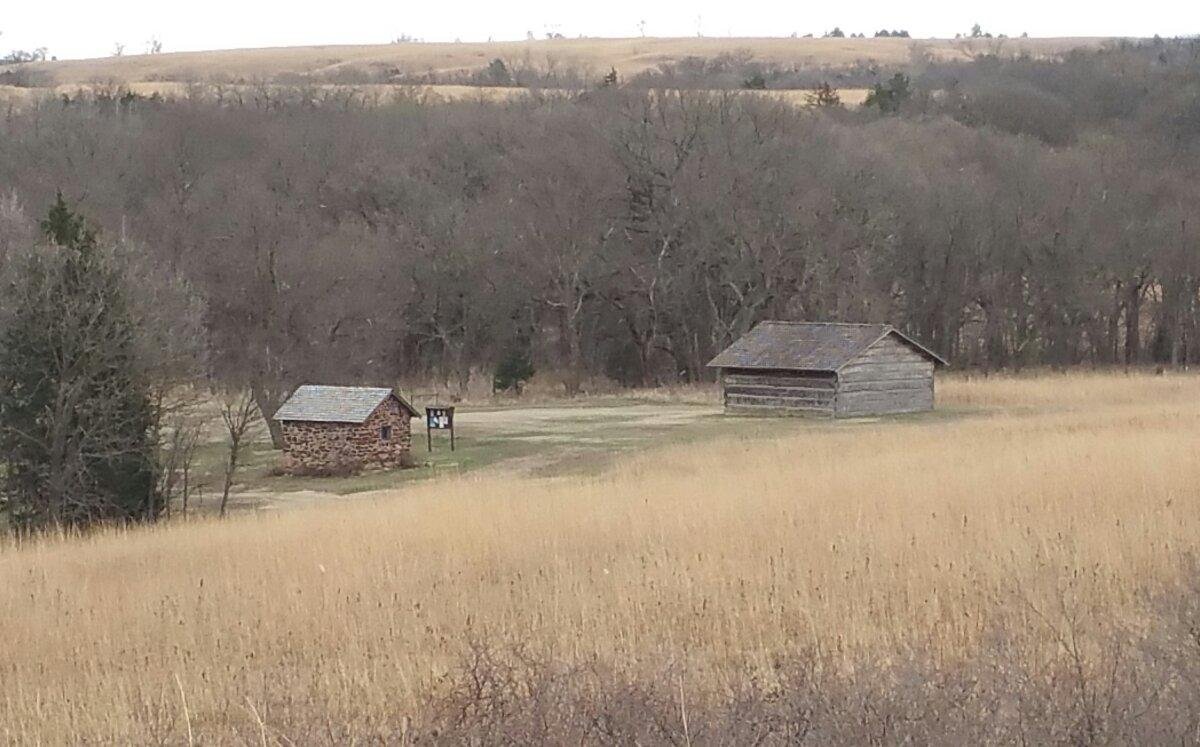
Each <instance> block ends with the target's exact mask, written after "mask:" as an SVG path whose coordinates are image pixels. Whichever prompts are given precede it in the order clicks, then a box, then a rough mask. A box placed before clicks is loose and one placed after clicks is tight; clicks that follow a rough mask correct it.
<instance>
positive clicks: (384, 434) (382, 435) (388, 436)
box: [379, 425, 392, 443]
mask: <svg viewBox="0 0 1200 747" xmlns="http://www.w3.org/2000/svg"><path fill="white" fill-rule="evenodd" d="M379 440H380V441H383V442H384V443H387V442H388V441H391V440H392V426H390V425H385V426H383V427H382V428H380V429H379Z"/></svg>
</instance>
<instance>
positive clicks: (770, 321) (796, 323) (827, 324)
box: [759, 319, 892, 327]
mask: <svg viewBox="0 0 1200 747" xmlns="http://www.w3.org/2000/svg"><path fill="white" fill-rule="evenodd" d="M759 324H790V325H793V326H799V325H802V324H803V325H808V326H814V327H815V326H824V327H891V326H892V325H890V324H888V323H887V322H799V321H794V320H791V319H764V320H763V321H761V322H759Z"/></svg>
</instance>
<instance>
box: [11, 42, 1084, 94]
mask: <svg viewBox="0 0 1200 747" xmlns="http://www.w3.org/2000/svg"><path fill="white" fill-rule="evenodd" d="M1104 41H1105V40H1104V39H1099V38H1061V39H1005V40H954V39H928V40H909V39H791V38H637V39H554V40H542V41H520V42H487V43H482V42H480V43H453V44H452V43H428V44H425V43H419V44H377V45H354V46H348V45H341V46H337V45H333V46H319V47H279V48H268V49H231V50H215V51H207V52H177V53H170V54H158V55H129V56H124V57H108V58H99V59H90V60H61V61H54V62H44V63H37V64H36V65H33V66H32V68H33V69H34V70H35V71H38V72H40V73H46V74H48V75H49V76H51V79H52V80H53V81H54V83H55V84H72V83H73V84H87V83H92V82H94V81H115V82H119V83H125V84H129V83H134V82H138V81H184V82H186V81H193V80H211V79H213V78H219V79H242V80H248V81H256V80H268V79H271V78H273V77H275V76H279V75H301V76H313V75H325V74H330V73H336V72H338V71H340V70H344V69H347V68H369V67H372V66H388V67H398V68H401V69H404V70H408V71H415V72H426V71H434V72H456V71H461V70H473V69H478V68H480V67H483V66H484V65H486V64H487V63H488V62H489V61H490V60H492V59H495V58H497V57H500V58H503V59H506V60H523V59H528V60H530V61H532V62H535V63H539V64H540V63H543V62H546V61H548V60H553V61H554V62H555V64H556V65H559V66H567V67H576V68H580V69H592V70H596V71H597V74H598V75H602V74H603V73H604V72H606V71H608V70H609V69H610V68H615V69H616V70H617V72H618V73H619V74H620V76H621V77H622V78H629V77H631V76H633V75H636V74H638V73H640V72H643V71H645V70H647V69H650V68H654V67H657V66H658V65H660V64H662V63H664V62H671V61H679V60H682V59H684V58H686V57H717V56H719V55H721V54H732V53H738V52H741V51H749V52H750V53H752V54H753V55H754V56H755V57H756V58H757V59H760V60H763V61H764V62H775V63H805V64H815V65H845V64H850V63H854V62H857V61H859V60H874V61H876V62H878V63H880V64H883V65H898V64H904V63H906V62H908V61H909V59H910V56H911V50H912V48H913V45H914V44H919V45H921V47H922V48H923V49H925V50H927V51H928V52H929V53H930V54H931V55H933V56H934V57H935V58H938V59H965V58H967V57H968V56H969V55H971V54H978V53H984V52H997V51H1002V52H1003V53H1004V54H1020V53H1028V54H1031V55H1034V56H1039V55H1050V54H1057V53H1061V52H1064V51H1068V50H1070V49H1076V48H1081V47H1096V46H1099V45H1100V44H1102V43H1103V42H1104Z"/></svg>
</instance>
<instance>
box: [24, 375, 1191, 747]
mask: <svg viewBox="0 0 1200 747" xmlns="http://www.w3.org/2000/svg"><path fill="white" fill-rule="evenodd" d="M940 405H941V407H943V408H944V410H943V413H942V414H940V415H937V416H922V417H916V418H898V419H880V420H876V421H868V422H861V421H860V422H851V423H811V422H807V421H788V422H787V423H786V424H785V427H783V428H782V429H781V431H780V432H779V433H777V434H771V435H769V436H767V437H763V436H762V434H748V433H743V432H738V431H737V430H736V429H735V428H734V426H732V425H731V426H730V431H729V432H728V433H726V434H723V435H717V436H716V437H715V438H704V439H697V440H688V441H685V442H681V443H677V444H674V445H665V446H662V447H661V448H658V449H647V450H645V451H641V450H636V451H631V452H629V453H627V454H626V455H624V456H623V457H622V458H621V459H619V460H616V461H615V462H613V463H612V464H610V465H609V466H608V467H607V468H604V469H602V470H600V471H599V472H593V473H591V474H577V473H576V474H565V475H561V476H557V477H543V478H539V477H534V476H530V475H528V474H518V473H504V472H500V473H489V472H487V471H480V472H476V473H474V474H469V475H466V476H461V477H453V478H448V479H438V480H431V481H426V482H423V483H420V484H415V485H412V486H408V487H405V488H402V489H398V490H395V491H392V492H390V493H381V494H376V495H375V496H374V497H373V498H371V499H366V500H361V501H355V502H348V503H345V502H343V503H337V504H331V505H325V506H318V507H314V508H309V509H304V510H297V511H288V512H275V513H271V514H268V515H257V516H243V517H238V518H235V519H232V520H227V521H224V522H220V521H216V520H207V519H206V520H199V521H190V522H184V523H178V524H174V525H166V526H158V527H153V528H148V529H135V530H131V531H122V532H116V531H111V532H100V533H96V534H93V535H90V536H87V537H83V538H78V537H72V538H47V539H42V540H38V541H32V542H26V543H15V542H14V541H11V540H10V541H8V542H7V544H6V545H5V546H4V547H3V548H2V549H0V605H2V607H3V609H4V610H5V615H4V617H3V622H2V623H0V641H2V643H0V646H2V648H0V652H2V653H0V676H2V678H3V681H4V682H5V688H4V693H3V695H0V740H2V741H5V742H14V743H42V744H48V743H79V742H84V741H91V742H120V743H130V742H133V743H148V742H155V741H163V742H172V743H183V742H189V741H195V742H198V743H213V742H226V741H236V740H242V741H253V742H255V743H260V741H261V742H268V743H287V741H288V740H291V741H295V740H296V739H297V737H296V735H298V734H309V735H314V736H311V738H312V739H317V738H318V737H320V736H321V735H328V737H326V738H327V739H328V740H329V741H340V739H339V736H340V737H341V738H345V739H347V740H348V739H349V738H350V737H357V738H360V739H369V738H370V737H371V736H372V735H375V736H378V735H379V734H393V735H394V734H396V733H398V732H393V731H386V729H390V728H393V727H394V726H395V725H396V724H398V723H403V724H407V723H408V721H407V720H405V719H406V717H408V716H410V715H411V716H412V717H413V718H418V719H419V717H420V715H421V713H422V711H423V708H425V707H426V706H427V704H428V700H427V699H428V697H430V695H431V693H435V692H437V691H438V689H439V688H440V687H442V686H443V684H444V682H445V680H444V679H443V677H444V676H445V675H446V674H447V673H448V672H451V671H453V668H454V667H455V666H456V662H458V661H460V660H461V657H462V655H463V652H464V651H466V650H468V649H469V648H470V647H471V645H472V644H474V643H478V642H484V643H486V644H488V645H494V646H519V647H521V649H520V650H522V651H526V652H531V653H530V655H534V653H536V655H538V656H541V657H545V658H547V659H550V660H553V661H555V662H561V663H563V664H575V665H579V666H586V667H605V668H609V669H611V670H614V671H616V672H620V673H623V676H629V677H635V676H639V675H642V674H646V675H648V676H651V675H653V674H654V673H656V672H660V671H662V670H664V669H665V668H667V667H673V669H671V671H673V672H676V673H677V676H678V677H679V680H678V683H676V681H675V679H674V677H672V679H671V680H670V682H669V685H670V690H669V691H670V692H675V688H676V684H678V690H679V692H680V693H681V702H682V693H683V690H684V688H685V684H686V689H687V693H688V698H700V697H702V696H703V694H705V693H707V694H710V695H712V696H713V697H726V698H729V697H735V694H736V693H737V692H739V691H740V690H741V689H742V686H743V685H744V684H745V683H749V682H755V683H762V682H770V681H771V680H772V678H775V677H777V676H778V670H777V668H776V667H775V661H776V659H777V658H778V657H780V656H782V655H784V654H786V653H787V652H790V651H795V650H798V649H805V650H810V651H816V652H818V653H819V655H820V657H821V661H822V662H823V666H824V667H825V668H827V669H845V670H846V671H855V670H860V671H861V670H863V669H864V668H867V667H869V666H872V665H876V664H879V663H886V662H889V661H895V660H899V659H902V658H903V657H905V656H906V655H908V654H909V653H911V652H914V651H921V652H925V653H926V654H928V655H929V656H932V657H933V658H934V659H935V660H936V661H938V662H941V663H952V662H959V661H973V660H976V659H977V658H978V657H980V656H983V655H984V654H985V653H986V652H989V651H991V650H992V649H990V648H989V646H991V645H992V643H991V642H993V641H995V640H996V639H997V637H998V636H1000V635H1001V634H1002V635H1003V638H1004V640H1005V641H1006V642H1007V644H1006V645H1009V646H1012V647H1014V650H1016V651H1019V652H1020V655H1021V656H1022V657H1028V658H1032V659H1037V658H1038V657H1043V656H1044V657H1047V658H1050V657H1053V656H1054V655H1055V652H1058V651H1060V650H1061V649H1062V648H1063V647H1064V645H1067V644H1066V643H1064V641H1067V642H1070V641H1074V640H1075V639H1074V638H1064V636H1063V634H1062V631H1063V630H1066V629H1068V628H1070V629H1072V630H1073V629H1074V628H1073V627H1071V626H1075V625H1077V624H1078V625H1085V624H1086V623H1087V621H1089V620H1090V621H1095V620H1103V621H1105V622H1106V623H1107V624H1112V625H1119V626H1122V628H1123V629H1126V630H1130V631H1148V630H1151V629H1152V628H1153V627H1154V625H1153V620H1152V619H1151V618H1149V617H1148V616H1147V615H1148V613H1147V608H1146V606H1145V604H1144V600H1145V599H1146V598H1147V595H1152V594H1153V593H1154V592H1155V591H1156V590H1160V589H1163V588H1167V587H1170V586H1171V585H1173V584H1176V583H1178V582H1180V581H1181V580H1182V577H1183V576H1184V575H1185V574H1186V572H1187V571H1186V570H1185V569H1186V568H1187V566H1186V565H1185V564H1184V563H1183V561H1184V558H1185V556H1186V555H1187V554H1188V553H1193V552H1196V551H1197V550H1200V491H1197V490H1196V485H1197V484H1200V377H1196V376H1192V375H1183V374H1180V375H1167V376H1150V375H1141V374H1133V375H1122V374H1072V375H1045V376H1038V377H1023V378H990V379H980V378H976V379H965V378H955V379H949V380H947V381H944V382H943V383H942V385H941V388H940ZM1081 621H1082V622H1081ZM1075 648H1076V654H1077V655H1078V658H1079V661H1080V662H1081V663H1080V666H1081V667H1090V666H1092V662H1095V661H1097V660H1099V659H1103V658H1104V656H1105V654H1104V652H1103V651H1101V650H1099V649H1092V648H1088V647H1086V646H1084V647H1075ZM484 687H485V689H486V684H485V686H484ZM531 687H532V685H531ZM484 694H485V695H486V693H484ZM1085 694H1086V692H1085ZM685 720H686V718H685ZM335 727H336V728H335ZM302 741H303V740H302Z"/></svg>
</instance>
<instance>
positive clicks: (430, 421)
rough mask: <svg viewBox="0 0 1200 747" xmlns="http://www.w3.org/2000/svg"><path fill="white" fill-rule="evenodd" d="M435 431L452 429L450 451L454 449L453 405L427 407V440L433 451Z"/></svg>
mask: <svg viewBox="0 0 1200 747" xmlns="http://www.w3.org/2000/svg"><path fill="white" fill-rule="evenodd" d="M434 431H450V451H454V408H453V407H426V408H425V441H426V442H427V443H428V445H429V450H430V451H433V432H434Z"/></svg>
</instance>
